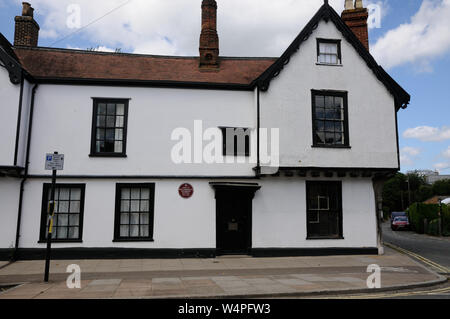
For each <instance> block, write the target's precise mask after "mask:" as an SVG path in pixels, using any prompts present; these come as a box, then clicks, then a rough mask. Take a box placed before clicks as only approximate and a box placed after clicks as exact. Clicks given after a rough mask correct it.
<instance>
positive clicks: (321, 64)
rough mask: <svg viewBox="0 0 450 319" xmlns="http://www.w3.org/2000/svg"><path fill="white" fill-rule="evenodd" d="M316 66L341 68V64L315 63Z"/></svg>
mask: <svg viewBox="0 0 450 319" xmlns="http://www.w3.org/2000/svg"><path fill="white" fill-rule="evenodd" d="M316 65H320V66H338V67H343V66H344V65H343V64H331V63H316Z"/></svg>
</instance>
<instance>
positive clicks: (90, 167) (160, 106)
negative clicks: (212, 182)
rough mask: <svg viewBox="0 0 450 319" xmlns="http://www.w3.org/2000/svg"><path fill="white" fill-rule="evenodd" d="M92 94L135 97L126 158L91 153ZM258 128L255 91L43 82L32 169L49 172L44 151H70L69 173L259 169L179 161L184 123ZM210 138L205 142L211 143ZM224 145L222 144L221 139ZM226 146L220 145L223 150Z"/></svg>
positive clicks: (241, 171)
mask: <svg viewBox="0 0 450 319" xmlns="http://www.w3.org/2000/svg"><path fill="white" fill-rule="evenodd" d="M92 97H108V98H131V100H130V104H129V113H128V137H127V155H128V157H127V158H90V157H89V153H90V146H91V145H90V144H91V131H92V129H91V127H92V110H93V101H92ZM195 120H203V127H204V129H207V128H210V127H218V126H235V127H249V128H256V109H255V104H254V92H252V91H245V92H242V91H223V90H219V91H215V90H188V89H163V88H126V87H95V86H63V85H60V86H57V85H41V86H39V89H38V91H37V93H36V104H35V116H34V123H33V136H32V146H31V167H30V174H46V172H45V171H44V159H45V158H44V155H45V153H47V152H53V151H59V152H60V153H63V154H65V169H64V172H63V173H64V174H67V175H80V174H84V175H104V174H106V175H147V176H148V175H184V176H186V175H209V176H210V175H214V176H220V175H225V176H230V175H231V176H246V175H250V176H252V175H254V172H253V170H252V168H253V167H254V166H256V165H255V164H245V165H242V164H241V165H233V164H225V165H220V164H219V165H202V164H183V165H177V164H174V163H173V162H172V160H171V150H172V147H173V146H174V145H175V144H176V143H177V142H176V141H171V134H172V132H173V130H174V129H176V128H179V127H184V128H188V129H189V130H191V132H192V131H193V129H194V121H195ZM206 144H207V143H204V145H206ZM220 145H221V144H220ZM219 151H220V152H221V151H222V150H221V149H220V150H219Z"/></svg>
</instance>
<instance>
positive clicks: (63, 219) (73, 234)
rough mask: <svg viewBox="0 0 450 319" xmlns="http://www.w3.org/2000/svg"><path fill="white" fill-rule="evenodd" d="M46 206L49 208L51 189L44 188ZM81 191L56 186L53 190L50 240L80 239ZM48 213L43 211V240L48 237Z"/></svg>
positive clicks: (75, 187)
mask: <svg viewBox="0 0 450 319" xmlns="http://www.w3.org/2000/svg"><path fill="white" fill-rule="evenodd" d="M45 192H46V194H47V206H46V207H49V203H50V197H51V187H50V185H48V186H46V188H45ZM81 193H82V190H81V188H80V187H79V186H73V187H71V186H58V185H56V188H55V199H58V200H55V211H54V217H53V228H52V238H53V239H54V240H70V239H80V238H79V234H80V226H81V225H80V224H81V214H82V207H81V199H82V198H81V197H82V194H81ZM48 213H49V212H47V211H44V212H43V214H44V216H45V220H44V221H43V223H45V233H44V234H43V237H41V238H43V239H46V238H47V237H48V224H47V223H48Z"/></svg>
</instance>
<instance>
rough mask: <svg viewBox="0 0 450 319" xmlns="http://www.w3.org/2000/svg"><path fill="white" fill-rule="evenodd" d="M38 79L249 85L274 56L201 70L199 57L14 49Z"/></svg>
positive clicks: (236, 60)
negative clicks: (216, 69)
mask: <svg viewBox="0 0 450 319" xmlns="http://www.w3.org/2000/svg"><path fill="white" fill-rule="evenodd" d="M14 51H15V53H16V55H17V56H18V58H19V60H20V63H21V64H22V66H23V67H24V68H25V69H26V70H27V71H28V72H29V73H30V74H31V75H32V76H33V77H35V78H50V79H55V78H57V79H94V80H130V81H132V80H134V81H170V82H171V81H175V82H193V83H195V82H197V83H217V84H239V85H248V84H250V83H251V82H252V81H253V80H255V79H256V78H258V77H259V76H260V75H261V74H262V73H263V72H264V71H265V70H266V69H267V68H268V67H269V66H270V65H272V64H273V63H274V62H275V60H276V59H275V58H221V64H220V70H219V71H202V70H200V69H199V60H198V58H197V57H167V56H151V55H138V54H122V53H103V52H91V51H78V50H66V49H48V48H33V49H29V48H15V49H14Z"/></svg>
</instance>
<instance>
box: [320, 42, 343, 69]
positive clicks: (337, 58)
mask: <svg viewBox="0 0 450 319" xmlns="http://www.w3.org/2000/svg"><path fill="white" fill-rule="evenodd" d="M317 63H318V64H325V65H341V64H342V56H341V40H330V39H317Z"/></svg>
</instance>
